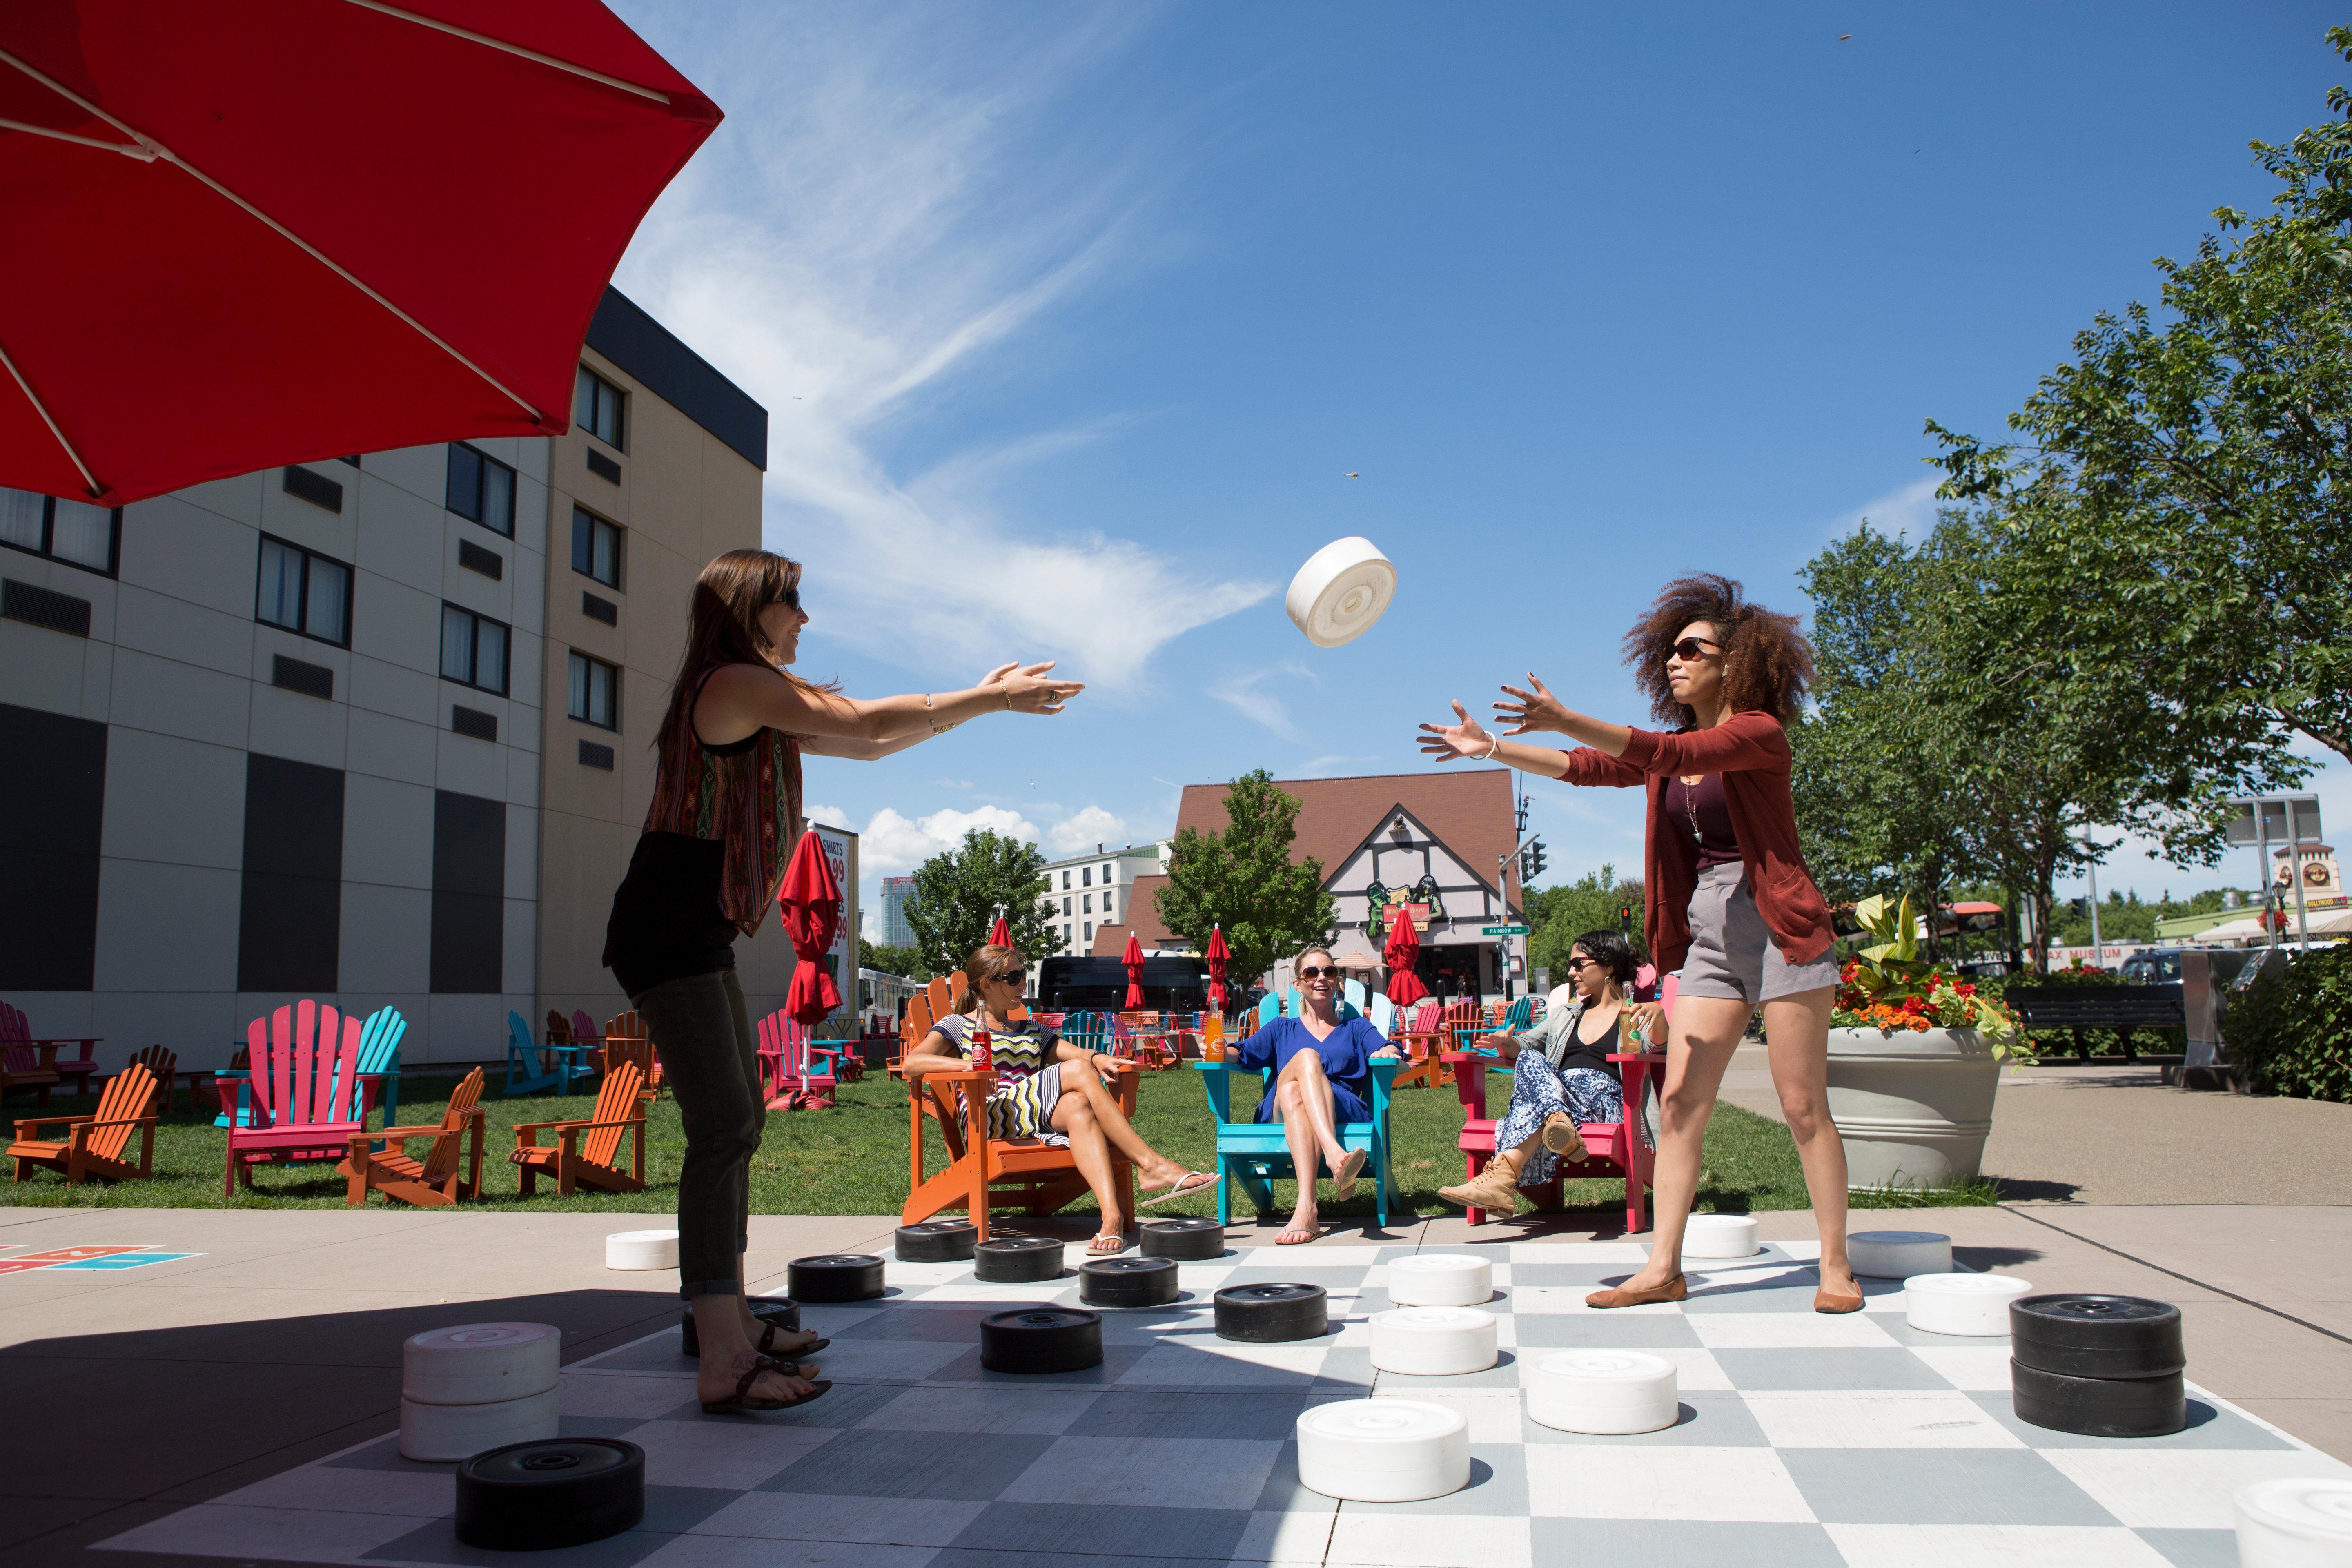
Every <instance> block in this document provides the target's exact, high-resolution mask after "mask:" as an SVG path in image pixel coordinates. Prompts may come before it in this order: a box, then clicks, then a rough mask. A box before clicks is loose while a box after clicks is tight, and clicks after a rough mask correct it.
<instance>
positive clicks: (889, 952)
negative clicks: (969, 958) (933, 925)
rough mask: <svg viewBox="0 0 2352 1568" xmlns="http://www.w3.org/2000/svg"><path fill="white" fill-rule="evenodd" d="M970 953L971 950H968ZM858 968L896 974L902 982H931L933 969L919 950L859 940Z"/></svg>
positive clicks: (862, 938) (863, 939) (861, 938)
mask: <svg viewBox="0 0 2352 1568" xmlns="http://www.w3.org/2000/svg"><path fill="white" fill-rule="evenodd" d="M967 951H969V950H967ZM857 967H859V968H860V969H871V970H875V971H877V973H883V974H895V975H897V976H898V978H899V979H901V980H929V978H930V977H931V974H932V973H933V972H932V968H931V966H930V965H929V964H928V963H924V962H923V957H922V952H921V951H920V950H919V949H917V948H912V947H892V946H890V945H889V944H888V943H887V942H868V941H866V939H865V938H864V937H862V936H861V937H859V938H858V939H857Z"/></svg>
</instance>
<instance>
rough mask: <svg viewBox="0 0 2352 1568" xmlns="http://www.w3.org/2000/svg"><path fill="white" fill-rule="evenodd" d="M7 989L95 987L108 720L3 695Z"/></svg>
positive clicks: (0, 835)
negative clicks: (18, 703)
mask: <svg viewBox="0 0 2352 1568" xmlns="http://www.w3.org/2000/svg"><path fill="white" fill-rule="evenodd" d="M0 759H5V763H0V866H5V867H6V868H7V870H6V873H5V877H0V992H5V991H88V990H89V989H90V983H91V975H92V974H93V973H94V972H95V971H96V969H97V966H98V857H99V847H100V834H101V832H102V829H103V825H104V822H105V816H106V726H105V725H103V724H98V723H93V722H91V721H89V720H88V719H69V718H68V717H66V716H65V715H64V714H62V713H44V712H42V711H40V710H38V709H34V708H17V707H15V706H12V705H11V704H8V703H5V702H0Z"/></svg>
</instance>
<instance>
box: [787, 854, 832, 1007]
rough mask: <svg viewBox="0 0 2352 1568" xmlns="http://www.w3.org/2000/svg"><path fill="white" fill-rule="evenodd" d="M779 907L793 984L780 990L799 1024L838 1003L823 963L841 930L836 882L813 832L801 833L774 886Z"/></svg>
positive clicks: (830, 972)
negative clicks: (789, 950) (781, 877)
mask: <svg viewBox="0 0 2352 1568" xmlns="http://www.w3.org/2000/svg"><path fill="white" fill-rule="evenodd" d="M776 902H777V904H778V905H779V906H780V907H781V908H782V911H783V921H784V934H785V935H786V936H788V937H790V938H792V942H793V957H794V958H796V959H798V960H799V961H800V962H799V963H795V964H794V965H793V983H792V984H791V985H790V986H789V987H787V988H786V990H785V992H784V1011H785V1012H787V1013H789V1014H791V1015H792V1016H793V1020H794V1021H795V1022H797V1023H801V1024H817V1023H821V1022H823V1021H824V1018H825V1017H826V1016H827V1015H829V1014H830V1013H832V1011H833V1010H834V1009H835V1007H838V1006H840V1005H841V987H839V986H838V985H835V984H834V981H833V973H832V971H830V970H828V969H827V968H825V966H824V956H825V953H826V952H827V951H828V950H830V949H831V948H832V946H833V939H834V937H835V935H836V934H837V933H838V932H839V931H840V930H841V884H840V883H838V882H836V881H835V880H834V879H833V867H832V866H831V865H830V864H828V863H827V862H826V860H825V858H824V846H823V845H821V844H819V843H818V842H817V837H816V835H815V834H814V833H803V834H802V835H801V841H800V845H799V847H797V848H795V849H794V850H793V860H792V864H791V865H789V866H787V867H785V868H784V880H783V885H782V887H780V888H778V889H776Z"/></svg>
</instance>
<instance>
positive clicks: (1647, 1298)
mask: <svg viewBox="0 0 2352 1568" xmlns="http://www.w3.org/2000/svg"><path fill="white" fill-rule="evenodd" d="M1689 1294H1690V1285H1689V1283H1688V1282H1687V1281H1685V1279H1683V1277H1682V1276H1681V1275H1679V1274H1677V1275H1675V1277H1674V1278H1673V1279H1669V1280H1667V1281H1666V1282H1665V1283H1664V1284H1663V1285H1653V1286H1651V1287H1650V1288H1649V1289H1645V1290H1627V1289H1622V1288H1620V1289H1612V1290H1595V1291H1594V1292H1593V1293H1592V1294H1591V1295H1590V1296H1587V1297H1586V1298H1585V1299H1584V1304H1585V1305H1586V1306H1588V1307H1601V1308H1608V1307H1646V1306H1648V1305H1649V1304H1650V1303H1651V1302H1653V1301H1679V1300H1682V1299H1683V1298H1684V1297H1685V1296H1687V1295H1689Z"/></svg>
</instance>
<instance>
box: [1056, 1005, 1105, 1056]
mask: <svg viewBox="0 0 2352 1568" xmlns="http://www.w3.org/2000/svg"><path fill="white" fill-rule="evenodd" d="M1059 1033H1060V1035H1061V1037H1062V1038H1063V1039H1065V1040H1067V1041H1068V1042H1069V1043H1070V1044H1071V1045H1073V1046H1076V1047H1077V1048H1078V1049H1080V1050H1082V1051H1100V1052H1102V1053H1103V1054H1104V1055H1105V1056H1108V1055H1109V1054H1110V1021H1109V1020H1108V1018H1106V1017H1104V1016H1102V1015H1101V1014H1099V1013H1088V1012H1083V1011H1081V1012H1076V1013H1070V1014H1066V1015H1065V1016H1063V1019H1062V1023H1061V1027H1060V1030H1059Z"/></svg>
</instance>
